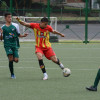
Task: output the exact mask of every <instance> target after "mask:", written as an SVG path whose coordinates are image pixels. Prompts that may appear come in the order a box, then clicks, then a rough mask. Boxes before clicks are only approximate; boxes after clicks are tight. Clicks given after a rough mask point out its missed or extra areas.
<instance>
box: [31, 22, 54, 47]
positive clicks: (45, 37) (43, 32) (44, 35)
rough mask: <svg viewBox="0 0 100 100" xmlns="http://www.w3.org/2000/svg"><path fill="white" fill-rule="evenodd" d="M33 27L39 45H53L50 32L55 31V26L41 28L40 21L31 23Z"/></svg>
mask: <svg viewBox="0 0 100 100" xmlns="http://www.w3.org/2000/svg"><path fill="white" fill-rule="evenodd" d="M30 26H31V28H32V29H33V31H34V36H35V41H36V46H37V47H43V48H48V47H51V43H50V42H49V32H52V31H53V28H52V27H51V26H49V25H47V27H46V28H44V29H42V28H40V25H39V23H30Z"/></svg>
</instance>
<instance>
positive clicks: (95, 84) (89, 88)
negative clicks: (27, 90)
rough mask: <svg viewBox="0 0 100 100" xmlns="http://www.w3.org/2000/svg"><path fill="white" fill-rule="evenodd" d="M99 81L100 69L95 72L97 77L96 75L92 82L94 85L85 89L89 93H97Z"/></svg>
mask: <svg viewBox="0 0 100 100" xmlns="http://www.w3.org/2000/svg"><path fill="white" fill-rule="evenodd" d="M99 80H100V68H99V70H98V72H97V75H96V78H95V81H94V85H93V86H90V87H86V89H87V90H90V91H97V86H98V83H99Z"/></svg>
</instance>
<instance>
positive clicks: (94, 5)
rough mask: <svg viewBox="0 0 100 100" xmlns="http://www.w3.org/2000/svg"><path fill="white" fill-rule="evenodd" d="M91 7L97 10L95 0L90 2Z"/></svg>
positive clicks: (97, 5)
mask: <svg viewBox="0 0 100 100" xmlns="http://www.w3.org/2000/svg"><path fill="white" fill-rule="evenodd" d="M91 7H92V9H99V8H100V7H99V4H98V3H97V0H91Z"/></svg>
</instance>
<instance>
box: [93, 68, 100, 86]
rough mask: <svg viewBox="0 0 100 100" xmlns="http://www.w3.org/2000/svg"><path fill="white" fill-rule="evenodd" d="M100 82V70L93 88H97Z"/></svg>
mask: <svg viewBox="0 0 100 100" xmlns="http://www.w3.org/2000/svg"><path fill="white" fill-rule="evenodd" d="M99 80H100V69H99V70H98V73H97V76H96V78H95V81H94V86H93V87H97V86H98V83H99Z"/></svg>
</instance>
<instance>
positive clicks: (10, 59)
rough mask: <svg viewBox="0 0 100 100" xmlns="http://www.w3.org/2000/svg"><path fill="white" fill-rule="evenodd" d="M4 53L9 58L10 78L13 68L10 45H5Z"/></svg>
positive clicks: (12, 74)
mask: <svg viewBox="0 0 100 100" xmlns="http://www.w3.org/2000/svg"><path fill="white" fill-rule="evenodd" d="M5 51H6V54H7V56H8V60H9V70H10V73H11V78H12V77H13V76H14V69H13V50H12V49H11V48H10V47H5Z"/></svg>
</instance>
